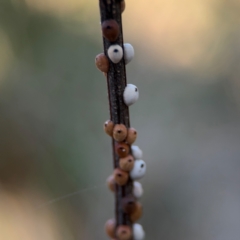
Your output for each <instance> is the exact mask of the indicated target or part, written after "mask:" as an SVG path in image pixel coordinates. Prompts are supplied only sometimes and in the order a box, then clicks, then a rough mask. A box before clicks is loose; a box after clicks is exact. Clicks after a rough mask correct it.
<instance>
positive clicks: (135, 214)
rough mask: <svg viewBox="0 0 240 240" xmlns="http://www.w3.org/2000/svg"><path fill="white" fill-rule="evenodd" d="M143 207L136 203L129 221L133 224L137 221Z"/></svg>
mask: <svg viewBox="0 0 240 240" xmlns="http://www.w3.org/2000/svg"><path fill="white" fill-rule="evenodd" d="M142 212H143V207H142V204H141V203H139V202H136V208H135V211H134V212H133V213H131V214H130V219H131V221H132V222H133V223H134V222H136V221H138V220H139V219H140V218H141V217H142Z"/></svg>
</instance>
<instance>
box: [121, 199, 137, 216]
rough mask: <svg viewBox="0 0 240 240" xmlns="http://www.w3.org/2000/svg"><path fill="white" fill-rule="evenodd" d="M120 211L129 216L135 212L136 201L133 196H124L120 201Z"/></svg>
mask: <svg viewBox="0 0 240 240" xmlns="http://www.w3.org/2000/svg"><path fill="white" fill-rule="evenodd" d="M122 209H123V211H124V212H125V213H127V214H131V213H133V212H135V210H136V199H135V197H134V196H133V195H128V196H125V197H124V198H123V199H122Z"/></svg>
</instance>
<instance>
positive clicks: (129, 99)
mask: <svg viewBox="0 0 240 240" xmlns="http://www.w3.org/2000/svg"><path fill="white" fill-rule="evenodd" d="M138 97H139V91H138V88H137V87H136V86H135V85H133V84H130V83H129V84H127V86H126V87H125V89H124V92H123V101H124V103H125V104H126V105H127V106H130V105H132V104H134V103H135V102H136V101H137V100H138Z"/></svg>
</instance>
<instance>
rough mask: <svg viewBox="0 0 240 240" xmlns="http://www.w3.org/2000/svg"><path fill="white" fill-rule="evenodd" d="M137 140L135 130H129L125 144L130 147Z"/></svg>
mask: <svg viewBox="0 0 240 240" xmlns="http://www.w3.org/2000/svg"><path fill="white" fill-rule="evenodd" d="M136 139H137V131H136V129H135V128H129V129H128V133H127V138H126V142H127V143H128V144H129V145H131V144H132V143H134V142H135V141H136Z"/></svg>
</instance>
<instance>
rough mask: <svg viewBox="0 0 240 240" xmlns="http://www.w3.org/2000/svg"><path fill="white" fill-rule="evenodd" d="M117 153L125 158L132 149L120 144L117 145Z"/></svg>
mask: <svg viewBox="0 0 240 240" xmlns="http://www.w3.org/2000/svg"><path fill="white" fill-rule="evenodd" d="M115 151H116V153H117V154H118V156H119V157H120V158H124V157H126V156H127V155H128V154H129V151H130V148H129V146H128V145H127V144H126V143H123V142H120V143H119V142H118V143H116V144H115Z"/></svg>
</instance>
